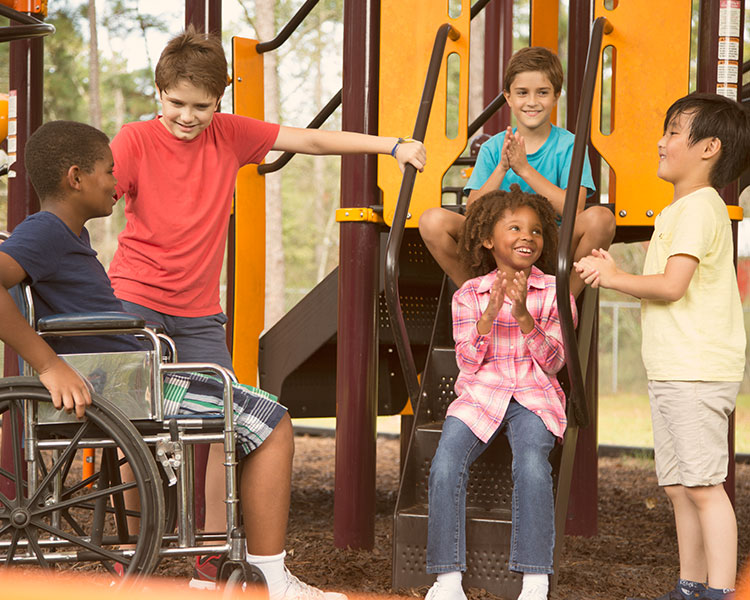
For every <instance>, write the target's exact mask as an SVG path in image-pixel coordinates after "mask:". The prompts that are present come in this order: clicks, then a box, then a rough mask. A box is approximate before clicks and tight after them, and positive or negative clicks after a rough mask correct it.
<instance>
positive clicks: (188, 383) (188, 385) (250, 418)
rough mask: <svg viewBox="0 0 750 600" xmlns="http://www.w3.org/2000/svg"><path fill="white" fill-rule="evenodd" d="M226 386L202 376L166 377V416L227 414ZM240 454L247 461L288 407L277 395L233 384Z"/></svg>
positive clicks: (171, 374) (235, 423)
mask: <svg viewBox="0 0 750 600" xmlns="http://www.w3.org/2000/svg"><path fill="white" fill-rule="evenodd" d="M223 392H224V385H223V384H222V382H221V381H220V380H219V379H217V378H215V377H210V376H208V375H203V374H200V373H170V374H168V375H165V376H164V415H165V418H166V416H169V415H195V416H207V415H216V414H221V415H223V414H224V399H223ZM232 395H233V399H234V403H233V404H234V426H235V432H236V435H237V453H238V455H239V456H238V457H239V458H240V459H243V458H245V457H246V456H247V455H248V454H250V453H251V452H252V451H253V450H255V449H256V448H257V447H258V446H260V445H261V444H262V443H263V442H264V441H265V439H266V438H267V437H268V436H269V435H270V434H271V432H272V431H273V430H274V428H275V427H276V425H278V424H279V421H281V419H282V417H283V416H284V414H286V408H285V407H284V406H282V405H281V404H279V402H278V399H277V398H276V396H274V395H273V394H269V393H268V392H265V391H263V390H261V389H259V388H254V387H252V386H249V385H243V384H239V383H235V384H232Z"/></svg>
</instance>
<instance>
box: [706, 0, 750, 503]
mask: <svg viewBox="0 0 750 600" xmlns="http://www.w3.org/2000/svg"><path fill="white" fill-rule="evenodd" d="M732 8H733V9H736V10H739V23H738V27H736V29H734V30H732V22H734V21H733V20H731V22H730V21H729V20H726V19H724V20H723V19H722V18H721V13H722V11H726V10H727V9H732ZM722 21H723V28H724V30H723V31H722V30H721V29H722ZM744 22H745V3H744V2H741V1H740V2H737V1H736V0H734V1H732V0H701V3H700V19H699V23H700V29H699V34H698V81H697V90H696V91H699V92H710V93H713V94H715V93H717V92H719V93H722V94H723V95H727V96H729V97H733V98H734V99H735V100H737V101H741V100H742V64H743V60H744V58H743V56H742V54H743V52H742V50H743V34H744V29H743V26H742V24H743V23H744ZM720 37H721V38H724V41H725V43H726V41H727V38H729V39H731V41H732V42H733V43H734V42H735V40H736V44H737V51H738V53H739V55H738V57H737V61H736V67H735V68H736V73H737V76H736V78H734V79H735V81H736V85H735V86H732V85H731V82H730V83H729V84H727V81H728V80H729V79H732V77H727V73H726V72H724V73H723V74H722V76H721V77H719V76H718V70H717V66H718V62H719V58H720V57H719V38H720ZM720 80H721V81H720ZM717 84H718V85H717ZM721 84H724V85H721ZM719 86H721V88H722V89H719ZM732 87H734V95H732ZM719 193H720V194H721V197H722V198H724V202H726V203H727V204H731V205H736V204H737V203H738V202H739V182H737V181H735V182H734V183H731V184H729V185H728V186H726V187H725V188H723V189H721V190H719ZM732 232H733V237H734V264H735V266H736V265H737V223H732ZM734 419H735V417H734V414H733V415H732V416H731V417H730V419H729V438H728V444H729V465H728V469H727V480H726V481H725V482H724V489H726V491H727V495H728V496H729V498H730V500H731V501H732V504H734V500H735V460H734V452H735V444H734V438H735V426H734Z"/></svg>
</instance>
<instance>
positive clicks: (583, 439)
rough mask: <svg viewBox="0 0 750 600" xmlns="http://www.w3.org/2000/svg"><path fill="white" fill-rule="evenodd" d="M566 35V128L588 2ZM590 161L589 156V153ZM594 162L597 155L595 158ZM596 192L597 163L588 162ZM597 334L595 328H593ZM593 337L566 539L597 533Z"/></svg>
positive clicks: (575, 12)
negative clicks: (585, 423)
mask: <svg viewBox="0 0 750 600" xmlns="http://www.w3.org/2000/svg"><path fill="white" fill-rule="evenodd" d="M569 10H570V12H569V20H568V23H569V32H568V81H567V86H566V90H567V94H568V108H567V116H566V123H567V126H568V128H569V129H570V128H571V127H574V126H575V122H576V115H577V114H578V105H579V103H580V101H581V88H582V86H583V73H584V71H585V69H586V55H587V52H588V46H589V37H590V31H591V17H592V14H591V2H589V0H571V2H570V7H569ZM589 158H591V152H590V153H589ZM597 158H598V155H597ZM592 168H593V169H594V172H595V173H596V175H595V181H596V183H597V188H598V179H599V178H598V170H597V169H598V168H599V161H598V160H597V161H596V162H595V163H593V162H592ZM595 327H596V330H598V326H596V325H595ZM597 337H598V336H594V338H593V342H592V344H594V345H593V346H592V349H591V354H590V355H589V364H588V368H587V370H586V373H587V375H586V397H587V398H593V401H592V402H590V404H589V414H590V415H591V424H590V425H589V426H588V427H586V428H583V429H581V430H579V432H578V443H577V444H576V456H575V462H574V465H573V481H575V484H574V485H573V486H572V488H571V493H570V500H569V503H568V520H567V525H566V528H565V532H566V533H567V534H569V535H581V536H594V535H596V533H597V529H598V523H597V502H598V481H599V480H598V463H599V460H598V455H597V437H598V435H597V433H598V432H597V404H598V402H597V390H596V388H597V371H598V364H597V348H596V343H597Z"/></svg>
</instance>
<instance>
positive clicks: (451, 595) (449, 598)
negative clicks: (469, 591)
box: [425, 581, 466, 600]
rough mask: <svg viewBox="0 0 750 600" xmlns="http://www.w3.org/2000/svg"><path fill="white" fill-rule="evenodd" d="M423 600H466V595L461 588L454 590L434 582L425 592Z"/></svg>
mask: <svg viewBox="0 0 750 600" xmlns="http://www.w3.org/2000/svg"><path fill="white" fill-rule="evenodd" d="M425 600H466V594H464V590H463V588H461V587H458V588H456V587H455V586H452V585H446V584H444V583H440V582H439V581H436V582H435V583H433V584H432V587H431V588H430V590H429V591H428V592H427V595H426V596H425Z"/></svg>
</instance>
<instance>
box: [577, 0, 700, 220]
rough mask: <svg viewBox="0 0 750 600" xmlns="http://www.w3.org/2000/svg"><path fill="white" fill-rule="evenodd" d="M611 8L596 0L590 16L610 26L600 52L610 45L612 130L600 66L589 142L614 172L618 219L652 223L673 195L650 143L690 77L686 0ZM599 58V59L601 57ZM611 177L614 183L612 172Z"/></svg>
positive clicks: (634, 0)
mask: <svg viewBox="0 0 750 600" xmlns="http://www.w3.org/2000/svg"><path fill="white" fill-rule="evenodd" d="M613 4H615V5H616V6H615V7H614V8H613V9H611V10H609V9H607V8H605V6H604V0H597V2H596V9H595V18H599V17H602V16H603V17H606V18H607V20H608V21H609V22H610V23H611V24H612V26H613V30H612V32H611V33H609V34H605V35H604V39H603V41H602V49H603V50H602V52H603V54H604V53H605V52H607V48H608V47H611V48H612V51H611V52H612V54H611V56H612V79H611V92H612V93H611V97H612V105H611V121H610V122H611V132H610V133H609V134H608V135H605V134H604V133H602V131H601V129H602V112H601V111H600V110H598V108H597V107H599V106H601V104H602V103H601V101H600V100H598V99H601V97H602V96H601V93H602V70H601V69H600V71H599V75H598V77H597V84H596V91H595V93H594V109H593V114H592V120H591V142H592V143H593V145H594V147H595V148H596V149H597V151H598V152H599V153H600V154H601V155H602V157H603V158H604V160H606V161H607V163H608V164H609V166H610V168H611V169H612V171H613V172H614V177H610V197H609V201H610V202H612V201H614V202H615V216H616V219H617V225H618V226H622V225H653V223H654V217H655V216H656V215H658V214H659V211H661V209H662V208H664V207H665V206H666V205H667V204H669V203H670V202H671V201H672V186H671V185H669V184H668V183H666V182H665V181H662V180H661V179H659V178H658V177H657V176H656V169H657V166H658V156H657V152H656V143H657V141H658V140H659V138H661V136H662V129H663V123H664V114H665V113H666V110H667V108H668V107H669V106H670V105H671V104H672V103H673V102H674V101H675V100H677V99H678V98H680V97H682V96H684V95H685V94H687V93H688V91H689V90H688V88H689V84H690V79H689V77H690V16H691V8H692V7H691V4H692V3H691V0H671V1H670V2H654V1H653V0H627V2H619V3H618V2H615V3H613ZM603 62H604V61H603V60H600V64H603ZM613 178H614V180H615V181H616V184H615V185H612V179H613Z"/></svg>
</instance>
